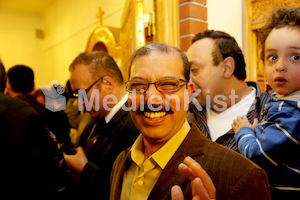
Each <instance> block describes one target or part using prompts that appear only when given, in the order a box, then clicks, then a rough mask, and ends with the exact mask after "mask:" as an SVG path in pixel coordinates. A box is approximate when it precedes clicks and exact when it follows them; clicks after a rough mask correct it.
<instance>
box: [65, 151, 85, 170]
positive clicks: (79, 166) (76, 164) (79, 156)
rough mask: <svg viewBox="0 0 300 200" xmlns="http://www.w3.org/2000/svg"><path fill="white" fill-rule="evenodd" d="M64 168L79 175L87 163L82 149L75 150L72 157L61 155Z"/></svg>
mask: <svg viewBox="0 0 300 200" xmlns="http://www.w3.org/2000/svg"><path fill="white" fill-rule="evenodd" d="M63 155H64V159H65V163H66V166H67V167H68V168H69V169H70V170H72V171H75V172H77V173H79V174H80V173H81V172H82V170H83V168H84V167H85V165H86V164H87V163H88V159H87V157H86V155H85V153H84V150H83V148H82V147H77V148H76V153H75V154H74V155H68V154H66V153H63Z"/></svg>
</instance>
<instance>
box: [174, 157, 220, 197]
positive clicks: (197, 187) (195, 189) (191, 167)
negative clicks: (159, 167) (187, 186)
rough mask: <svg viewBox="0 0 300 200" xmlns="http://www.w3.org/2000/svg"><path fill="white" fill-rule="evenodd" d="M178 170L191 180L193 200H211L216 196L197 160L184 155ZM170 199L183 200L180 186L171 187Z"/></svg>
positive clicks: (210, 182) (211, 184)
mask: <svg viewBox="0 0 300 200" xmlns="http://www.w3.org/2000/svg"><path fill="white" fill-rule="evenodd" d="M178 170H179V171H180V172H181V173H183V174H184V175H185V176H187V177H188V179H189V180H190V181H191V185H192V195H193V200H211V199H215V198H216V188H215V186H214V184H213V182H212V180H211V179H210V177H209V176H208V174H207V173H206V172H205V170H204V169H203V168H202V167H201V166H200V164H199V163H198V162H196V161H195V160H193V159H192V158H191V157H186V158H185V159H184V160H183V163H181V164H179V166H178ZM171 199H172V200H184V196H183V193H182V190H181V188H180V187H179V186H178V185H175V186H173V187H172V190H171Z"/></svg>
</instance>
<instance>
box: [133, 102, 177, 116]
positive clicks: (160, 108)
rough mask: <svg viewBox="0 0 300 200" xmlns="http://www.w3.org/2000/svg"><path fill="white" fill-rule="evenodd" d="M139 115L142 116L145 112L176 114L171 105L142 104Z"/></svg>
mask: <svg viewBox="0 0 300 200" xmlns="http://www.w3.org/2000/svg"><path fill="white" fill-rule="evenodd" d="M136 112H137V114H141V113H143V112H168V113H174V111H173V110H172V108H171V107H170V106H169V105H162V104H151V105H148V104H142V105H140V106H139V107H138V109H137V111H136Z"/></svg>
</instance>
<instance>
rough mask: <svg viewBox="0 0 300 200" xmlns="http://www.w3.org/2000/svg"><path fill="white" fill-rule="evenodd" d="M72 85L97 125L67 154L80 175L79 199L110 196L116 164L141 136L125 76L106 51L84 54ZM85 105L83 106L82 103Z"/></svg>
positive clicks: (70, 165) (72, 68) (75, 63)
mask: <svg viewBox="0 0 300 200" xmlns="http://www.w3.org/2000/svg"><path fill="white" fill-rule="evenodd" d="M70 72H71V76H70V83H71V87H72V90H73V91H74V92H75V94H76V96H78V102H79V106H78V108H80V107H85V108H86V110H87V112H89V113H90V115H91V117H93V118H94V119H95V121H94V123H93V124H92V125H91V126H89V127H87V128H86V130H85V131H84V132H83V134H82V136H81V139H80V141H79V147H77V148H76V149H74V151H75V152H74V153H75V154H74V155H67V154H64V158H65V161H66V165H67V167H68V168H69V169H70V170H71V171H72V172H73V173H75V174H76V175H77V177H78V179H79V186H78V187H75V188H74V193H75V194H76V197H78V195H80V196H81V197H84V198H89V197H91V198H93V197H94V196H98V194H99V193H101V196H102V198H103V199H108V197H109V180H110V172H111V168H112V164H113V162H114V160H115V158H116V157H117V155H118V154H119V153H120V152H121V151H122V150H124V149H126V148H127V147H129V146H130V145H132V144H133V141H134V140H135V139H136V137H137V135H138V131H137V129H136V128H135V126H134V123H133V121H132V119H131V116H130V114H129V112H128V111H125V110H124V109H122V106H124V105H126V104H127V99H128V94H127V92H126V90H125V86H124V80H123V76H122V74H121V71H120V69H119V68H118V66H117V64H116V63H115V61H114V60H113V58H112V57H111V56H109V55H108V54H107V53H104V52H86V53H82V54H80V55H79V56H78V57H77V58H76V59H75V60H74V61H73V63H72V64H71V65H70ZM80 102H81V103H80Z"/></svg>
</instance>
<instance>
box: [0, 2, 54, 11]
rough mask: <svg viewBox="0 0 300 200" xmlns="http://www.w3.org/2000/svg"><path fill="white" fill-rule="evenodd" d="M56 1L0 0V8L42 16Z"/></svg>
mask: <svg viewBox="0 0 300 200" xmlns="http://www.w3.org/2000/svg"><path fill="white" fill-rule="evenodd" d="M55 1H56V0H0V8H4V9H11V10H17V11H23V12H30V13H35V14H42V13H43V12H44V11H45V10H46V9H47V8H48V7H49V6H50V5H51V4H52V3H53V2H55Z"/></svg>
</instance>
